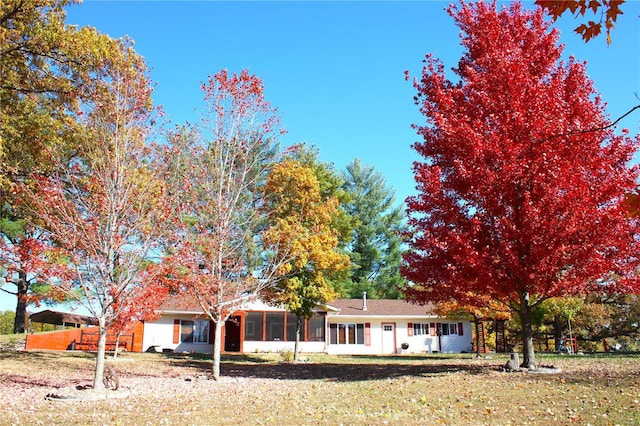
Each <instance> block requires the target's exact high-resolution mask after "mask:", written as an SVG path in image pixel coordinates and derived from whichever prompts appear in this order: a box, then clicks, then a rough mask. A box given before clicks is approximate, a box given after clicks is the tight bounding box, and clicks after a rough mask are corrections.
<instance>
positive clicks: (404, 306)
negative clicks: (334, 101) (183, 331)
mask: <svg viewBox="0 0 640 426" xmlns="http://www.w3.org/2000/svg"><path fill="white" fill-rule="evenodd" d="M362 303H363V300H362V299H336V300H333V301H331V302H329V303H327V304H326V306H327V308H328V310H329V311H335V310H337V312H336V313H335V315H344V316H350V315H365V316H409V315H410V316H416V315H435V314H434V313H433V310H434V305H433V304H427V305H416V304H414V303H409V302H407V301H405V300H396V299H367V310H366V311H365V310H363V309H362ZM159 310H160V311H163V312H184V313H194V314H200V313H202V310H201V309H200V307H199V306H198V304H197V302H196V301H195V300H193V299H192V298H191V297H190V296H189V295H186V294H184V295H180V296H171V297H169V298H168V299H167V300H165V302H164V303H163V304H162V305H161V306H160V308H159Z"/></svg>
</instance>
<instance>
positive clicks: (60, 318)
mask: <svg viewBox="0 0 640 426" xmlns="http://www.w3.org/2000/svg"><path fill="white" fill-rule="evenodd" d="M29 320H30V321H31V322H40V323H44V324H55V325H63V324H89V325H97V324H98V320H97V319H96V318H93V317H88V316H85V315H78V314H70V313H67V312H58V311H51V310H49V309H47V310H44V311H40V312H36V313H35V314H31V315H29Z"/></svg>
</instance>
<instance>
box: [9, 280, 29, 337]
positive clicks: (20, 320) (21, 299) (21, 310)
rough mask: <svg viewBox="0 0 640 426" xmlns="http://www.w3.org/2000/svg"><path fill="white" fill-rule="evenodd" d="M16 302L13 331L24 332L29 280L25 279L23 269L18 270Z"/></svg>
mask: <svg viewBox="0 0 640 426" xmlns="http://www.w3.org/2000/svg"><path fill="white" fill-rule="evenodd" d="M17 286H18V291H17V292H16V295H17V296H18V302H17V303H16V318H15V320H14V321H13V332H14V333H15V334H17V333H24V332H25V330H26V327H25V325H26V319H27V292H28V291H29V282H28V281H27V274H26V273H25V272H24V271H19V272H18V284H17Z"/></svg>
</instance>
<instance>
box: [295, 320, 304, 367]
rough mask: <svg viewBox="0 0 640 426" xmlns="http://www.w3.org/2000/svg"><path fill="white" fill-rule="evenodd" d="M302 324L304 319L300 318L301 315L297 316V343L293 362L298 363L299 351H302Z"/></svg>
mask: <svg viewBox="0 0 640 426" xmlns="http://www.w3.org/2000/svg"><path fill="white" fill-rule="evenodd" d="M301 323H302V317H300V316H299V315H298V316H296V343H295V345H294V346H293V360H294V361H297V360H298V351H299V350H300V331H301V328H302V327H301V326H300V324H301Z"/></svg>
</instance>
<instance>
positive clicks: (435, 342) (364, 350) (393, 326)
mask: <svg viewBox="0 0 640 426" xmlns="http://www.w3.org/2000/svg"><path fill="white" fill-rule="evenodd" d="M160 311H161V316H160V317H159V318H158V319H157V320H155V321H147V322H145V323H144V332H143V338H142V349H143V350H145V351H146V350H157V351H164V350H171V351H177V352H201V353H211V352H212V351H213V338H214V336H213V332H214V327H213V324H212V323H211V322H210V320H209V319H208V318H207V317H206V316H205V315H203V314H202V312H201V311H199V310H198V309H196V308H193V307H190V306H188V305H187V304H184V303H181V302H180V301H179V299H172V300H169V301H167V302H165V303H164V304H163V305H162V306H161V308H160ZM295 324H296V318H295V316H294V315H292V314H291V313H289V312H287V311H286V310H285V309H284V308H282V307H276V306H271V305H268V304H266V303H263V302H253V303H248V304H246V305H244V306H243V307H242V308H241V309H239V310H238V311H237V312H236V313H234V314H233V315H232V316H231V318H230V319H229V320H228V321H227V322H226V323H225V326H224V328H223V331H224V335H223V339H222V349H223V351H225V352H239V353H254V352H279V351H285V350H293V346H294V341H295ZM471 350H472V330H471V323H470V322H469V321H460V320H449V319H446V318H439V317H438V316H437V315H435V314H434V313H433V306H431V305H427V306H421V305H415V304H412V303H408V302H406V301H404V300H388V299H377V300H376V299H370V300H367V299H366V298H363V299H337V300H334V301H333V302H330V303H329V304H327V305H326V306H321V307H318V308H317V309H316V311H315V313H314V315H313V317H312V318H310V319H308V320H305V321H304V326H303V327H302V336H301V342H300V351H301V352H308V353H313V352H316V353H318V352H324V353H329V354H344V355H347V354H348V355H381V354H398V353H432V352H445V353H454V352H465V351H471Z"/></svg>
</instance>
